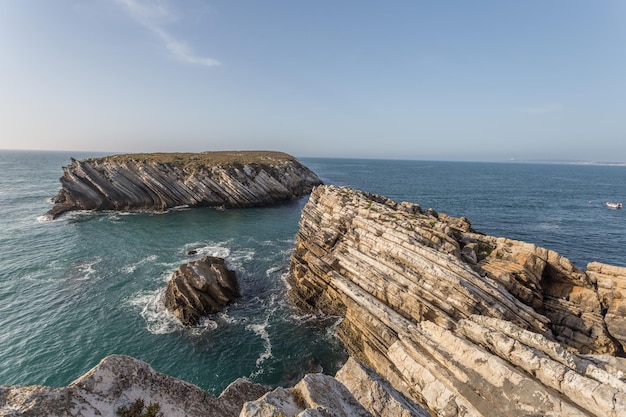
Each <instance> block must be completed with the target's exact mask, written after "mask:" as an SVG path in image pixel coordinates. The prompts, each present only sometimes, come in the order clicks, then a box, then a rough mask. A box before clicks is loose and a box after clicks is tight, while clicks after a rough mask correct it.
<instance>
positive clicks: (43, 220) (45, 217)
mask: <svg viewBox="0 0 626 417" xmlns="http://www.w3.org/2000/svg"><path fill="white" fill-rule="evenodd" d="M35 221H36V222H37V223H47V222H51V221H52V216H51V215H49V214H44V215H41V216H37V218H36V219H35Z"/></svg>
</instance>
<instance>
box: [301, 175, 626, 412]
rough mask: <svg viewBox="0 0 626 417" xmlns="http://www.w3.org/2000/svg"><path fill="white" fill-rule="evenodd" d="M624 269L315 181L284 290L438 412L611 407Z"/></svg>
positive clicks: (618, 376)
mask: <svg viewBox="0 0 626 417" xmlns="http://www.w3.org/2000/svg"><path fill="white" fill-rule="evenodd" d="M624 277H626V269H624V268H616V267H609V266H603V265H592V266H591V267H590V270H589V272H586V271H583V270H580V269H578V268H576V267H575V266H574V265H573V264H572V263H571V262H570V261H568V260H567V259H566V258H564V257H561V256H560V255H559V254H558V253H556V252H554V251H550V250H547V249H543V248H539V247H536V246H535V245H532V244H528V243H524V242H518V241H513V240H509V239H504V238H496V237H491V236H485V235H483V234H480V233H477V232H476V231H475V230H473V229H472V227H471V224H470V223H469V221H468V220H467V219H465V218H452V217H449V216H446V215H444V214H439V213H436V212H435V211H433V210H430V209H429V210H426V211H424V210H422V209H421V208H420V207H419V206H418V205H415V204H410V203H401V204H399V203H396V202H394V201H391V200H389V199H386V198H385V197H381V196H377V195H372V194H368V193H362V192H359V191H355V190H352V189H348V188H341V187H332V186H322V187H318V188H316V189H315V190H314V191H313V193H312V194H311V197H310V199H309V202H308V203H307V205H306V206H305V207H304V209H303V212H302V217H301V220H300V228H299V232H298V234H297V237H296V249H295V251H294V253H293V255H292V260H291V273H290V277H289V281H290V284H291V290H290V296H291V298H292V300H293V301H294V302H295V303H296V304H298V305H299V306H301V307H303V308H306V309H311V310H315V311H321V312H324V313H327V314H334V315H339V316H342V317H344V320H343V322H342V323H341V325H340V326H339V328H338V332H339V336H340V338H341V339H342V342H343V343H344V345H345V346H346V347H347V348H348V350H349V352H350V353H351V354H352V355H353V356H355V357H357V358H358V359H360V360H362V361H363V362H364V363H365V364H368V365H370V366H371V367H372V368H374V369H375V370H376V371H377V373H378V374H379V375H380V376H382V377H383V378H385V379H386V380H387V381H388V382H389V383H391V384H392V385H393V386H394V387H395V388H396V389H398V390H399V391H401V392H402V393H403V394H404V395H406V397H408V398H411V399H413V400H414V401H416V402H418V403H419V404H421V405H422V406H423V407H424V409H427V410H429V412H430V413H431V414H432V415H436V416H520V415H542V416H563V415H568V416H613V417H617V416H623V415H626V383H625V381H626V378H624V376H625V375H626V374H625V373H624V371H625V370H626V366H625V365H626V364H625V362H624V360H623V359H622V358H620V357H619V356H621V355H623V344H624V331H623V329H624V326H623V317H624V316H623V312H622V310H623V305H622V304H621V294H622V293H623V292H622V291H623V288H624V285H623V282H624Z"/></svg>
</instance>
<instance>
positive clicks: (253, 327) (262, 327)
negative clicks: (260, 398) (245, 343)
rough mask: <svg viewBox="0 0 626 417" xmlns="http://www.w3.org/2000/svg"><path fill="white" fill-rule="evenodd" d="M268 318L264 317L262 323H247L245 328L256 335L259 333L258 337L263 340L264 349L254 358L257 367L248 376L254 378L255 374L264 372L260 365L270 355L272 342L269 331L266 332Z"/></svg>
mask: <svg viewBox="0 0 626 417" xmlns="http://www.w3.org/2000/svg"><path fill="white" fill-rule="evenodd" d="M268 319H269V316H268V317H266V318H265V321H264V322H263V323H260V324H248V325H247V326H246V330H250V331H252V332H254V333H256V334H257V335H259V337H260V338H261V340H262V341H263V347H264V348H265V350H264V351H263V352H261V354H260V355H259V357H258V358H257V359H256V366H257V368H259V369H257V370H256V371H254V372H252V373H251V374H250V378H254V377H256V376H259V375H261V374H262V373H263V372H264V369H263V368H262V367H261V365H263V362H265V361H266V360H268V359H269V358H271V357H272V342H271V341H270V335H269V333H267V327H268V325H269V320H268Z"/></svg>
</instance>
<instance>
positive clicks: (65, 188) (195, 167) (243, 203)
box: [48, 151, 321, 218]
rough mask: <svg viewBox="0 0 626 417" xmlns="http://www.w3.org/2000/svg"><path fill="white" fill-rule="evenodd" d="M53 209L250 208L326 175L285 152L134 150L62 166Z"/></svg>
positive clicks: (289, 195)
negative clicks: (161, 151)
mask: <svg viewBox="0 0 626 417" xmlns="http://www.w3.org/2000/svg"><path fill="white" fill-rule="evenodd" d="M60 181H61V186H62V188H61V190H60V191H59V193H58V194H57V196H56V197H55V198H54V199H53V201H54V202H55V203H56V205H55V206H54V207H53V208H52V210H50V211H49V212H48V215H49V216H50V217H52V218H56V217H58V216H59V215H61V214H63V213H65V212H67V211H71V210H155V211H163V210H167V209H169V208H173V207H178V206H191V207H196V206H216V207H222V206H223V207H251V206H264V205H269V204H275V203H280V202H284V201H288V200H293V199H295V198H298V197H300V196H302V195H305V194H308V193H309V192H310V191H311V189H312V188H313V187H314V186H316V185H319V184H321V180H320V179H319V178H318V177H317V175H315V173H313V172H312V171H311V170H309V169H308V168H307V167H305V166H304V165H302V164H301V163H300V162H299V161H298V160H297V159H295V158H294V157H292V156H290V155H287V154H284V153H281V152H266V151H255V152H253V151H247V152H246V151H242V152H202V153H171V154H163V153H157V154H129V155H116V156H109V157H104V158H92V159H86V160H82V161H77V160H72V163H71V164H70V165H68V166H66V167H63V176H62V177H61V179H60Z"/></svg>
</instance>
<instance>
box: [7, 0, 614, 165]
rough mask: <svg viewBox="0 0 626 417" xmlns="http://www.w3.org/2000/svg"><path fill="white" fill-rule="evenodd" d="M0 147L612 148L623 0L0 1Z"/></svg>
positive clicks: (455, 151) (452, 153)
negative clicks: (386, 0) (383, 0)
mask: <svg viewBox="0 0 626 417" xmlns="http://www.w3.org/2000/svg"><path fill="white" fill-rule="evenodd" d="M0 57H1V59H0V149H50V150H52V149H58V150H86V151H104V152H111V153H114V152H156V151H202V150H221V149H273V150H282V151H285V152H288V153H291V154H293V155H296V156H336V157H374V158H403V159H438V160H508V159H511V158H518V159H527V158H533V159H536V158H541V159H543V158H549V159H582V160H595V161H615V162H626V1H623V0H619V1H618V0H613V1H610V0H609V1H604V0H598V1H590V0H585V1H578V0H566V1H565V0H550V1H546V0H525V1H521V0H519V1H513V0H511V1H502V0H497V1H478V0H477V1H432V0H431V1H409V0H406V1H388V2H382V1H370V0H360V1H348V0H344V1H337V0H333V1H330V0H317V1H295V0H291V1H288V0H281V1H278V0H265V1H263V0H249V1H247V0H234V1H233V0H230V1H227V0H222V1H211V0H185V1H182V0H181V1H168V0H84V1H81V0H72V1H70V0H55V1H50V0H0Z"/></svg>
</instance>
